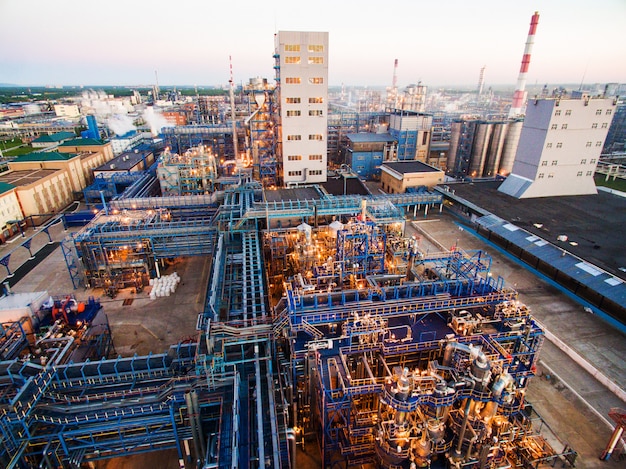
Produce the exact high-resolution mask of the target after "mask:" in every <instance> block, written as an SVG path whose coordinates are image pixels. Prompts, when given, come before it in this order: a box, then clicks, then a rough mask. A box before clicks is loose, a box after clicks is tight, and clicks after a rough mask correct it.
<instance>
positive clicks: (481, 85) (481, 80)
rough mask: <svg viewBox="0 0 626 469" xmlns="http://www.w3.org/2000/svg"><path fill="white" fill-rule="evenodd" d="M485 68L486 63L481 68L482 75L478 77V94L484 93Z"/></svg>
mask: <svg viewBox="0 0 626 469" xmlns="http://www.w3.org/2000/svg"><path fill="white" fill-rule="evenodd" d="M485 68H487V66H486V65H483V68H481V69H480V76H479V77H478V96H480V95H482V94H483V88H484V86H485Z"/></svg>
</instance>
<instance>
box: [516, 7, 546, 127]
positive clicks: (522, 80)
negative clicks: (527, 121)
mask: <svg viewBox="0 0 626 469" xmlns="http://www.w3.org/2000/svg"><path fill="white" fill-rule="evenodd" d="M538 24H539V12H538V11H536V12H535V14H534V15H533V16H532V18H531V19H530V30H529V31H528V39H526V47H525V48H524V55H523V56H522V66H521V67H520V70H519V76H518V77H517V85H516V87H515V94H514V95H513V103H512V104H511V110H510V111H509V117H515V116H518V115H520V114H521V113H522V107H523V106H524V101H525V99H526V74H527V73H528V68H529V67H530V53H531V52H532V50H533V45H534V44H535V33H536V32H537V25H538Z"/></svg>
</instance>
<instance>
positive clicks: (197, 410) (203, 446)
mask: <svg viewBox="0 0 626 469" xmlns="http://www.w3.org/2000/svg"><path fill="white" fill-rule="evenodd" d="M190 394H191V404H192V405H193V413H194V416H195V423H196V432H197V433H198V439H199V440H200V454H201V455H202V456H201V459H202V461H204V460H205V455H206V444H205V443H204V435H203V433H202V419H201V418H200V404H199V403H198V393H197V392H196V391H195V389H192V390H191V392H190Z"/></svg>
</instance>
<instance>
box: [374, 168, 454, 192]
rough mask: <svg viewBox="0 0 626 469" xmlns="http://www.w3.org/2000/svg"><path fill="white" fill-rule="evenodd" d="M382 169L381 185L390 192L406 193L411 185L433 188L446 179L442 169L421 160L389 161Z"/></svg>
mask: <svg viewBox="0 0 626 469" xmlns="http://www.w3.org/2000/svg"><path fill="white" fill-rule="evenodd" d="M380 169H381V176H380V185H381V187H382V189H383V190H384V191H385V192H389V193H390V194H404V193H405V192H406V191H407V189H409V188H411V187H415V188H418V187H425V188H428V189H432V188H433V187H435V186H436V185H437V184H441V183H442V182H443V179H444V172H443V171H442V170H440V169H437V168H435V167H434V166H430V165H428V164H426V163H422V162H421V161H396V162H387V163H383V164H382V165H381V167H380Z"/></svg>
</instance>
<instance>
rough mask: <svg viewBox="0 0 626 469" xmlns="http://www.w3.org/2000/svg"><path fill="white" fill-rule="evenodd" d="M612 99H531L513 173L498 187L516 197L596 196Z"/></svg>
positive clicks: (611, 113) (587, 97)
mask: <svg viewBox="0 0 626 469" xmlns="http://www.w3.org/2000/svg"><path fill="white" fill-rule="evenodd" d="M615 108H616V101H615V100H614V99H605V98H602V99H593V98H590V97H589V96H586V95H583V96H582V98H581V99H561V98H550V99H535V100H530V101H529V102H528V106H527V108H526V117H525V119H524V125H523V127H522V133H521V135H520V141H519V146H518V147H517V153H516V155H515V162H514V164H513V171H512V173H511V174H510V175H509V176H508V177H507V179H506V181H504V183H503V184H502V185H501V186H500V188H499V190H500V191H502V192H504V193H505V194H508V195H511V196H513V197H517V198H531V197H549V196H561V195H585V194H596V193H597V190H596V185H595V183H594V180H593V175H594V173H595V170H596V166H597V164H598V159H599V158H600V154H601V152H602V147H603V146H604V140H605V139H606V136H607V133H608V131H609V126H610V125H611V120H612V119H613V113H614V111H615Z"/></svg>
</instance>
